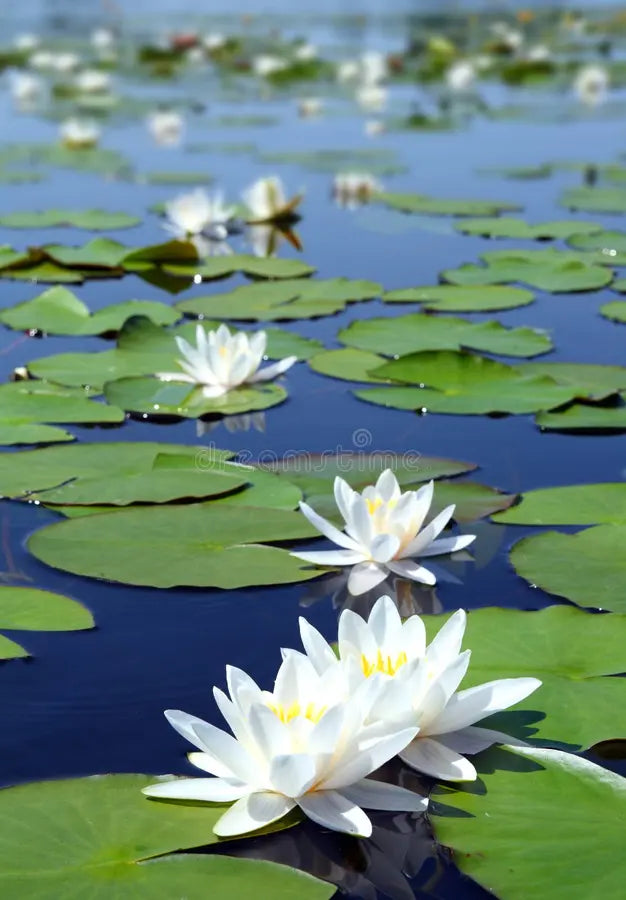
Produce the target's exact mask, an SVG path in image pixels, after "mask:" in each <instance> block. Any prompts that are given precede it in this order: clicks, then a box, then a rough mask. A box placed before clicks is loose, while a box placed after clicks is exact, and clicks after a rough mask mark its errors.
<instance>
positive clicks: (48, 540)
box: [28, 502, 319, 589]
mask: <svg viewBox="0 0 626 900" xmlns="http://www.w3.org/2000/svg"><path fill="white" fill-rule="evenodd" d="M316 534H317V532H316V530H315V529H314V528H313V527H312V526H311V525H309V523H308V522H307V521H306V519H305V518H304V516H302V515H300V514H299V513H296V512H291V511H287V510H282V509H270V508H267V507H262V508H256V507H252V506H243V505H242V506H237V505H229V504H217V503H210V502H209V503H190V504H184V505H181V506H157V507H154V506H148V507H135V508H129V509H123V510H119V511H116V512H109V513H105V514H103V515H97V516H88V517H86V518H79V519H67V520H65V521H62V522H57V523H55V524H54V525H49V526H48V527H46V528H42V529H41V530H40V531H37V532H35V534H33V535H32V536H31V537H30V539H29V542H28V548H29V550H30V552H31V553H32V554H33V555H34V556H36V557H37V559H39V560H41V561H42V562H45V563H47V564H48V565H50V566H53V567H55V568H57V569H63V570H64V571H66V572H72V573H73V574H75V575H86V576H88V577H91V578H103V579H106V580H108V581H118V582H123V583H124V584H137V585H148V586H151V587H162V588H168V587H175V586H193V587H219V588H225V589H230V588H240V587H245V586H247V585H261V584H288V583H292V582H296V581H307V580H309V579H310V578H314V577H316V576H317V575H319V572H316V571H315V570H312V569H311V568H307V564H306V563H303V562H301V561H299V560H297V559H295V558H294V557H293V556H291V555H290V554H289V553H288V552H287V550H283V549H280V548H278V547H273V546H268V545H267V544H268V543H269V542H270V541H274V542H276V541H286V540H296V539H299V538H306V537H313V536H314V535H316ZM261 542H264V543H261Z"/></svg>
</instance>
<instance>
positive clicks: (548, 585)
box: [511, 525, 626, 612]
mask: <svg viewBox="0 0 626 900" xmlns="http://www.w3.org/2000/svg"><path fill="white" fill-rule="evenodd" d="M625 541H626V525H597V526H595V527H594V528H587V529H586V530H585V531H579V532H578V533H577V534H560V533H559V532H557V531H549V532H546V533H545V534H539V535H536V536H534V537H529V538H524V540H522V541H519V542H518V543H517V544H515V546H514V547H513V549H512V550H511V562H512V563H513V566H514V568H515V571H516V572H517V573H518V575H521V576H522V578H525V579H526V580H527V581H530V582H531V583H532V584H536V585H537V586H538V587H540V588H542V589H543V590H544V591H547V592H548V593H550V594H556V595H557V596H559V597H565V598H567V600H571V601H572V603H577V604H578V605H579V606H590V607H595V608H597V609H611V610H614V611H615V612H626V594H625V593H624V580H625V579H626V555H625V554H624V542H625Z"/></svg>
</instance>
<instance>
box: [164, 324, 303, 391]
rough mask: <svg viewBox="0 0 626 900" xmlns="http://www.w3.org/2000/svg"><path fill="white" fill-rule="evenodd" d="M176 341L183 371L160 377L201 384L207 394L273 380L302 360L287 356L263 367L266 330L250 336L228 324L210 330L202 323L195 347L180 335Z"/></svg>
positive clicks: (167, 379)
mask: <svg viewBox="0 0 626 900" xmlns="http://www.w3.org/2000/svg"><path fill="white" fill-rule="evenodd" d="M176 344H177V346H178V349H179V350H180V352H181V355H182V359H179V360H177V363H178V365H179V366H180V368H181V370H182V371H181V372H159V373H157V377H158V378H160V379H161V380H162V381H183V382H186V383H189V384H196V385H199V386H201V387H202V393H203V394H204V396H205V397H221V396H223V395H224V394H226V393H228V391H231V390H233V389H234V388H237V387H239V386H240V385H242V384H257V383H258V382H260V381H270V380H271V379H272V378H276V377H277V376H278V375H282V374H283V372H286V371H287V369H289V368H290V367H291V366H292V365H293V364H294V363H295V362H296V361H297V359H298V357H297V356H287V357H285V359H281V360H280V361H279V362H275V363H272V365H270V366H266V368H264V369H260V366H261V363H262V362H263V357H264V355H265V349H266V347H267V334H266V333H265V332H264V331H257V332H255V333H254V334H253V335H251V336H250V337H248V335H247V334H246V333H245V331H238V332H237V333H236V334H231V333H230V331H229V330H228V328H227V326H226V325H220V326H219V328H218V329H217V330H216V331H209V332H206V331H205V330H204V328H203V327H202V325H198V326H197V328H196V346H195V347H194V346H193V345H192V344H190V343H189V341H186V340H185V339H184V338H182V337H178V336H177V337H176Z"/></svg>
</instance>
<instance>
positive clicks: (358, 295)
mask: <svg viewBox="0 0 626 900" xmlns="http://www.w3.org/2000/svg"><path fill="white" fill-rule="evenodd" d="M381 290H382V288H381V286H380V284H377V283H376V282H374V281H362V280H360V281H359V280H350V279H348V278H330V279H327V280H325V281H311V280H308V279H293V280H287V281H281V282H280V283H278V284H273V283H271V282H270V283H261V284H250V285H245V286H244V287H238V288H235V289H234V290H232V291H229V292H228V293H226V294H210V295H209V296H206V297H193V298H192V299H191V300H181V301H180V302H179V303H178V304H177V308H178V309H180V310H181V312H184V313H193V314H194V315H202V316H207V317H209V318H212V319H243V320H248V321H256V322H271V321H277V320H280V319H308V318H313V317H314V316H326V315H331V314H332V313H336V312H340V311H341V310H343V309H345V308H346V304H348V303H352V302H355V301H357V300H368V299H370V298H371V297H375V296H376V295H377V294H380V292H381Z"/></svg>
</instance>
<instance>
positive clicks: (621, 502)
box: [494, 482, 626, 525]
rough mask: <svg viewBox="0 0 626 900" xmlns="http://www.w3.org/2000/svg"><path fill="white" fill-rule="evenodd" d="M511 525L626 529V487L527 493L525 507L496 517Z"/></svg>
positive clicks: (576, 487)
mask: <svg viewBox="0 0 626 900" xmlns="http://www.w3.org/2000/svg"><path fill="white" fill-rule="evenodd" d="M494 521H495V522H503V523H504V524H508V525H600V524H603V523H605V524H608V523H614V524H621V525H626V484H621V483H619V482H617V483H615V484H573V485H568V486H566V487H552V488H542V489H539V490H534V491H525V492H524V493H523V494H522V499H521V503H519V504H518V505H517V506H514V507H513V508H512V509H509V510H508V511H507V512H503V513H500V514H499V515H496V516H494Z"/></svg>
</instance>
